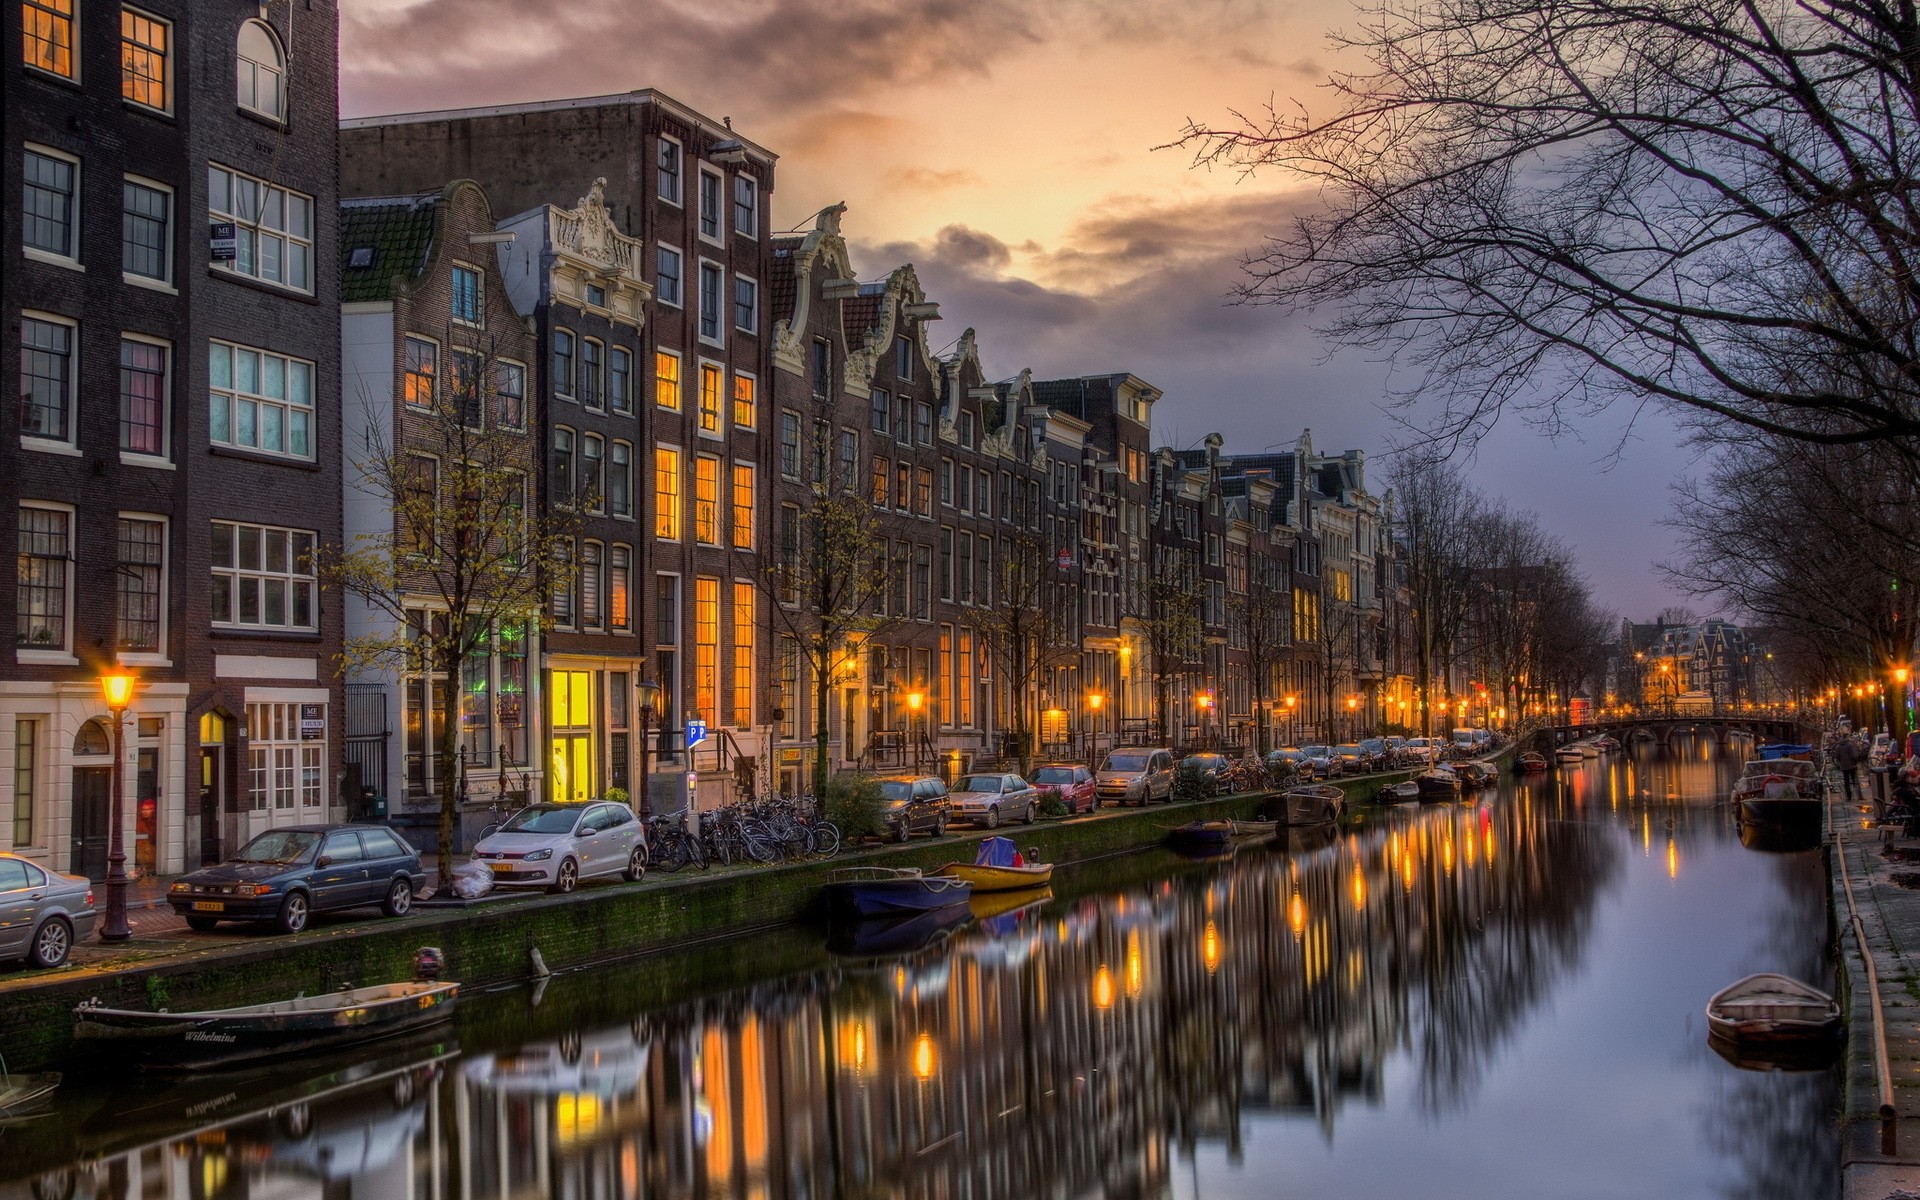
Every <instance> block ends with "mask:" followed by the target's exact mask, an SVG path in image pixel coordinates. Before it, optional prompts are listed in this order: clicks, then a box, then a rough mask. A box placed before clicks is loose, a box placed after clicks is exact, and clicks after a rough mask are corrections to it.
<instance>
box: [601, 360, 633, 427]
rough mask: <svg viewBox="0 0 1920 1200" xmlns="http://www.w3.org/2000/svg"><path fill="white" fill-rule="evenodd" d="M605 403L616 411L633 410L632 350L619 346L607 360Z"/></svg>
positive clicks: (628, 411) (627, 411)
mask: <svg viewBox="0 0 1920 1200" xmlns="http://www.w3.org/2000/svg"><path fill="white" fill-rule="evenodd" d="M607 404H608V405H609V406H610V407H611V408H612V409H613V411H615V412H618V413H630V412H632V411H633V351H631V350H623V349H621V348H620V347H619V346H615V347H614V348H613V354H612V357H611V358H610V359H609V360H608V362H607Z"/></svg>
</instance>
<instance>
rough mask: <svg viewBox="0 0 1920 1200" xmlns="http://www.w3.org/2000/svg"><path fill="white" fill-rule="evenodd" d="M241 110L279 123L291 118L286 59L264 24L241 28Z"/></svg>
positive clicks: (254, 22)
mask: <svg viewBox="0 0 1920 1200" xmlns="http://www.w3.org/2000/svg"><path fill="white" fill-rule="evenodd" d="M239 68H240V107H241V108H244V109H247V110H249V111H251V112H257V113H259V114H260V115H261V116H263V117H272V118H273V119H274V120H276V121H284V120H286V118H287V89H286V74H287V69H286V57H285V56H284V55H282V54H281V52H280V39H279V38H277V37H275V36H274V35H273V30H272V29H269V28H268V27H267V24H266V22H264V21H248V22H246V23H245V24H243V25H241V26H240V61H239Z"/></svg>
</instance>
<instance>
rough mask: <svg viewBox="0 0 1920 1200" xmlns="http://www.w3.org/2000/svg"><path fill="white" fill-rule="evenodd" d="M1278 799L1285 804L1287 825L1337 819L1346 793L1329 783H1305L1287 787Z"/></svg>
mask: <svg viewBox="0 0 1920 1200" xmlns="http://www.w3.org/2000/svg"><path fill="white" fill-rule="evenodd" d="M1396 786H1397V785H1396ZM1280 799H1281V801H1282V802H1284V803H1285V804H1286V813H1287V824H1289V825H1319V824H1321V823H1323V822H1326V821H1337V820H1339V819H1340V816H1341V814H1342V813H1344V812H1346V810H1347V794H1346V793H1345V792H1344V791H1342V790H1340V789H1339V788H1337V787H1335V786H1334V785H1333V784H1331V783H1306V784H1302V785H1300V786H1299V787H1296V788H1288V789H1287V790H1286V792H1285V793H1284V794H1282V795H1281V797H1280Z"/></svg>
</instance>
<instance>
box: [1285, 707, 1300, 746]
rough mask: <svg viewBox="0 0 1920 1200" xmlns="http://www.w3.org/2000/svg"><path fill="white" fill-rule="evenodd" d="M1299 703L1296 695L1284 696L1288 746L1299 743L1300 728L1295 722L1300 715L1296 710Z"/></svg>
mask: <svg viewBox="0 0 1920 1200" xmlns="http://www.w3.org/2000/svg"><path fill="white" fill-rule="evenodd" d="M1299 704H1300V697H1298V696H1288V697H1286V705H1287V745H1289V746H1298V745H1299V744H1300V728H1299V726H1298V724H1297V723H1296V720H1297V718H1298V717H1299V715H1300V714H1299V711H1298V710H1299Z"/></svg>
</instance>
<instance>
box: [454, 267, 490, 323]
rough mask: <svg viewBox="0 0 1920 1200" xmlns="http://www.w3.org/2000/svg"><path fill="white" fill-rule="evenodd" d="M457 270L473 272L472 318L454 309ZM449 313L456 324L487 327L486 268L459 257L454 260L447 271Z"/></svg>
mask: <svg viewBox="0 0 1920 1200" xmlns="http://www.w3.org/2000/svg"><path fill="white" fill-rule="evenodd" d="M455 271H471V272H473V276H474V279H473V317H472V319H468V318H466V317H463V316H461V315H460V314H459V313H457V312H454V311H453V301H454V297H455V296H457V295H458V293H457V292H456V291H455V289H454V286H453V275H454V272H455ZM447 313H448V315H449V316H450V317H451V318H452V319H453V323H454V324H456V325H464V326H466V327H467V328H468V329H485V328H486V327H487V272H486V271H485V269H484V268H481V267H476V266H474V265H473V264H472V263H470V262H462V261H461V260H459V259H455V260H454V261H453V264H452V266H451V267H450V268H449V269H448V271H447Z"/></svg>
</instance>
